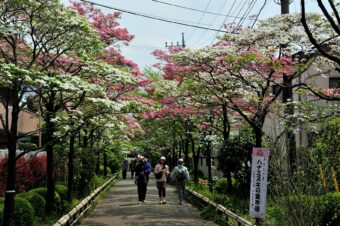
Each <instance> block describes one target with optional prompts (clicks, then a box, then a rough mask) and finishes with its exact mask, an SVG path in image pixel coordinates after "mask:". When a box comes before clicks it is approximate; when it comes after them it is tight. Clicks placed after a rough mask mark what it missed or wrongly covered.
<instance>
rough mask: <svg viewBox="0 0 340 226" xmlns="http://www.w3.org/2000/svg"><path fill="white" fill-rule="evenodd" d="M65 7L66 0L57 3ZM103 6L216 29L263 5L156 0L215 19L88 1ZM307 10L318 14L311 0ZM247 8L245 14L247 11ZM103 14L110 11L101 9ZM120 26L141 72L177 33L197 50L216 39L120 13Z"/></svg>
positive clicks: (270, 3) (249, 0)
mask: <svg viewBox="0 0 340 226" xmlns="http://www.w3.org/2000/svg"><path fill="white" fill-rule="evenodd" d="M61 1H62V2H63V3H65V4H68V0H61ZM90 1H92V2H95V3H100V4H103V5H107V6H112V7H116V8H120V9H125V10H129V11H133V12H138V13H142V14H147V15H152V16H157V17H162V18H166V19H169V20H173V21H175V20H176V21H179V22H183V23H188V24H189V23H190V24H198V23H199V24H198V26H202V27H211V28H214V29H219V28H220V27H221V25H222V24H223V22H224V21H225V20H226V21H225V23H226V24H227V23H232V22H235V23H238V22H239V19H235V17H242V16H243V15H245V14H246V15H248V12H249V15H257V14H258V12H259V11H260V9H261V7H262V6H263V4H264V2H265V0H159V1H161V2H166V3H170V4H176V5H180V6H183V7H188V8H193V9H197V10H202V11H205V9H206V8H207V11H208V12H214V13H219V14H223V15H229V17H227V19H226V17H225V16H216V15H213V14H209V13H205V14H203V13H202V12H195V11H190V10H188V9H182V8H178V7H173V6H169V5H166V4H161V3H159V2H155V1H152V0H90ZM274 1H278V0H267V4H266V5H265V7H264V9H263V11H262V12H261V14H260V16H259V19H265V18H268V17H271V16H274V15H278V14H280V5H278V4H275V2H274ZM306 6H307V7H306V8H307V11H313V12H318V11H319V8H318V6H317V3H316V1H315V0H307V1H306ZM247 9H248V11H247ZM299 10H300V1H299V0H294V1H293V3H292V4H291V5H290V12H291V13H294V12H298V11H299ZM103 11H104V12H110V11H112V10H109V9H104V8H103ZM252 22H253V21H252V20H244V21H243V23H242V24H243V26H249V25H252ZM119 23H120V24H121V26H122V27H126V28H128V30H129V31H130V33H131V34H134V35H135V38H134V40H133V41H132V42H131V44H130V46H128V47H123V48H122V51H123V53H124V55H125V56H126V58H128V59H131V60H133V61H134V62H136V63H137V64H138V65H139V67H140V68H141V69H143V68H144V67H145V66H148V65H152V64H154V63H155V62H156V61H155V58H154V57H153V56H152V55H151V54H150V53H151V52H152V51H153V50H155V49H165V42H168V43H169V44H170V43H171V42H173V43H174V44H176V42H177V41H179V42H181V34H182V32H184V36H185V41H186V45H187V47H189V48H195V49H196V48H199V47H202V46H205V45H210V44H211V42H212V41H213V40H214V37H216V33H217V32H216V31H207V30H202V29H197V28H192V27H186V26H182V25H176V24H171V23H165V22H162V21H156V20H152V19H148V18H144V17H139V16H135V15H130V14H127V13H122V18H121V20H120V21H119Z"/></svg>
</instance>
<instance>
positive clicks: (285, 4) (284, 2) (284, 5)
mask: <svg viewBox="0 0 340 226" xmlns="http://www.w3.org/2000/svg"><path fill="white" fill-rule="evenodd" d="M290 1H291V0H281V3H280V4H281V14H289V4H290Z"/></svg>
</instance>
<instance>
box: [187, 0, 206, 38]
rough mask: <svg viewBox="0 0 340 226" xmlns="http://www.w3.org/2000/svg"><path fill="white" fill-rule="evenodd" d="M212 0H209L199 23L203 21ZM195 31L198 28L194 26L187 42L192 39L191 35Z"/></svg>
mask: <svg viewBox="0 0 340 226" xmlns="http://www.w3.org/2000/svg"><path fill="white" fill-rule="evenodd" d="M211 1H212V0H209V2H208V4H207V6H206V7H205V10H204V12H203V14H202V15H201V17H200V19H199V20H198V23H201V21H202V19H203V17H204V15H205V14H206V12H207V10H208V8H209V6H210V3H211ZM195 31H196V28H194V29H193V30H192V31H191V33H190V34H189V36H188V38H187V42H188V41H189V40H190V38H191V36H192V35H193V34H194V33H195Z"/></svg>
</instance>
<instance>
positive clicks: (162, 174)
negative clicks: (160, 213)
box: [154, 156, 169, 204]
mask: <svg viewBox="0 0 340 226" xmlns="http://www.w3.org/2000/svg"><path fill="white" fill-rule="evenodd" d="M168 174H169V167H168V166H167V165H165V157H164V156H162V157H161V158H160V159H159V163H158V164H157V165H156V166H155V170H154V175H155V177H156V185H157V189H158V196H159V203H160V204H166V200H165V196H166V194H165V189H166V180H167V176H168Z"/></svg>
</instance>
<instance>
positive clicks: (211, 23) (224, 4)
mask: <svg viewBox="0 0 340 226" xmlns="http://www.w3.org/2000/svg"><path fill="white" fill-rule="evenodd" d="M227 3H228V0H225V1H224V3H223V5H222V7H220V11H219V12H222V11H223V9H224V7H225V6H226V4H227ZM217 18H218V16H215V18H214V19H213V20H211V22H210V25H209V26H208V27H211V26H212V25H213V24H214V23H215V21H216V19H217ZM207 32H208V30H205V31H203V33H202V34H201V36H200V37H199V38H198V39H196V41H195V42H194V43H196V44H195V46H198V44H197V43H199V41H200V40H201V39H202V38H203V37H204V36H205V34H206V33H207ZM209 39H210V38H209Z"/></svg>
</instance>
